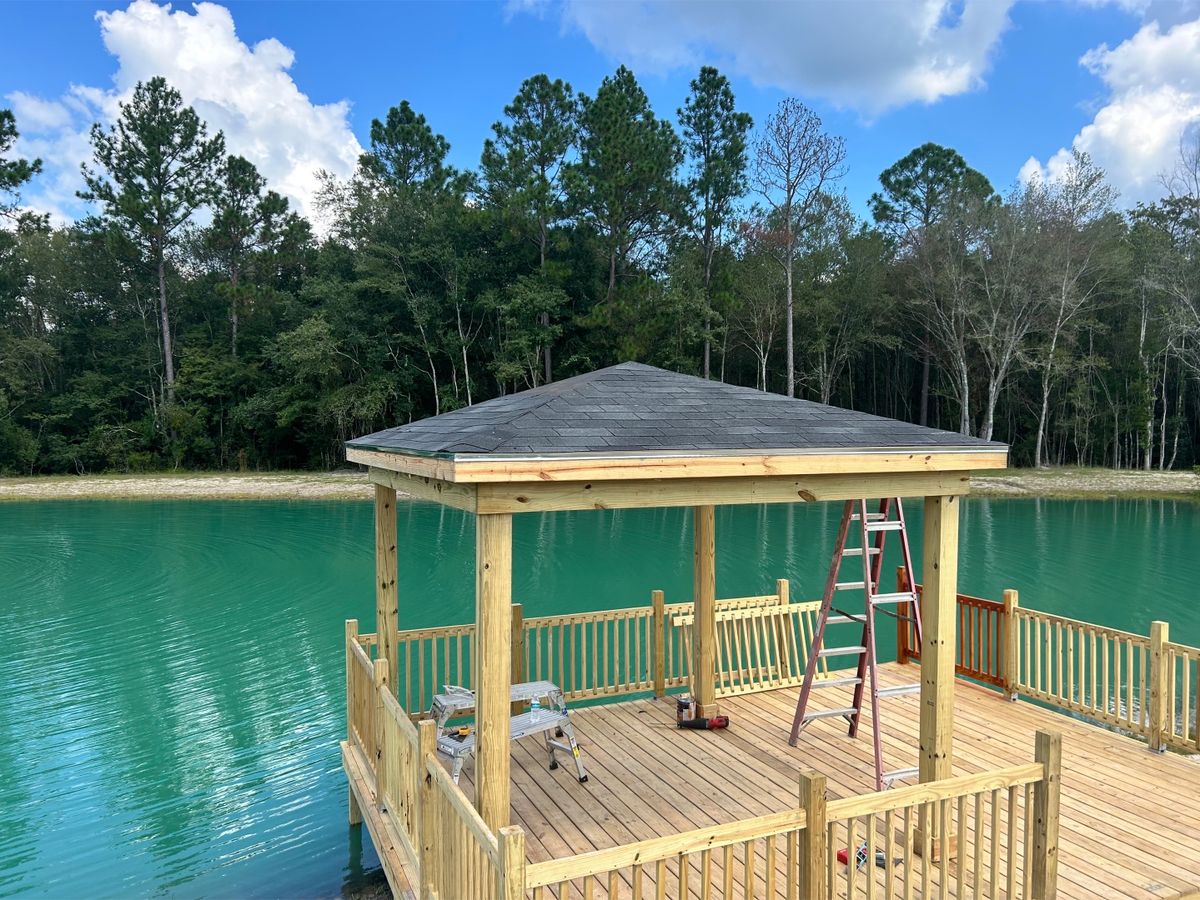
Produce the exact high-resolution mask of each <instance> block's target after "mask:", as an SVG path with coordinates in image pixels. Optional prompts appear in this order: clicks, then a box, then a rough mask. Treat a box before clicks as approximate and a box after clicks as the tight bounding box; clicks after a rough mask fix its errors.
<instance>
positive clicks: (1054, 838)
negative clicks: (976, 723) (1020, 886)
mask: <svg viewBox="0 0 1200 900" xmlns="http://www.w3.org/2000/svg"><path fill="white" fill-rule="evenodd" d="M1034 747H1035V752H1034V755H1035V758H1036V759H1037V761H1038V762H1040V763H1041V764H1042V780H1041V781H1039V782H1038V783H1037V784H1036V785H1035V786H1034V790H1033V873H1032V879H1033V884H1032V885H1031V887H1030V891H1029V896H1030V897H1032V898H1034V900H1054V897H1055V896H1056V895H1057V892H1058V796H1059V789H1060V783H1061V777H1062V735H1060V734H1059V733H1058V732H1052V731H1039V732H1038V733H1037V738H1036V743H1035V745H1034ZM1026 814H1027V815H1028V812H1027V813H1026Z"/></svg>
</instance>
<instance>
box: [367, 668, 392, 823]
mask: <svg viewBox="0 0 1200 900" xmlns="http://www.w3.org/2000/svg"><path fill="white" fill-rule="evenodd" d="M374 675H375V677H374V679H373V685H374V690H373V691H372V694H371V705H372V706H374V707H375V709H374V711H373V714H372V716H371V718H372V721H373V722H374V725H375V758H374V759H373V760H371V762H372V764H373V765H374V766H375V805H376V806H377V807H379V808H380V809H382V808H383V807H384V806H386V805H387V794H388V791H389V790H391V787H392V786H391V784H389V783H388V780H389V777H390V776H389V773H388V770H389V769H390V768H391V763H390V761H389V756H390V753H391V752H393V751H394V750H395V748H394V747H391V748H389V747H387V746H386V743H387V738H386V737H385V736H384V735H385V734H386V733H387V732H386V730H385V728H384V724H383V717H384V715H385V713H384V709H383V693H384V691H386V690H388V664H387V660H386V659H377V660H375V669H374Z"/></svg>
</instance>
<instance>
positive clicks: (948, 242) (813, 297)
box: [0, 67, 1200, 473]
mask: <svg viewBox="0 0 1200 900" xmlns="http://www.w3.org/2000/svg"><path fill="white" fill-rule="evenodd" d="M18 124H19V123H17V122H16V120H15V118H14V116H13V114H12V113H11V111H8V110H0V220H3V221H4V222H5V223H7V224H6V227H5V228H3V229H0V472H4V473H37V472H66V473H74V472H93V471H108V470H111V471H138V470H149V469H162V468H179V467H184V468H197V469H211V468H221V469H227V468H243V469H246V468H254V469H271V468H298V467H329V466H332V465H335V464H337V462H338V461H339V460H340V459H341V455H342V451H341V444H342V442H343V441H344V440H346V439H348V438H350V437H353V436H356V435H359V434H362V433H365V432H369V431H372V430H376V429H379V428H382V427H387V426H390V425H394V424H397V423H403V422H407V421H411V420H413V419H416V418H420V417H423V416H428V415H434V414H438V413H441V412H446V411H448V410H452V409H455V408H458V407H461V406H465V405H469V404H472V403H478V402H480V401H481V400H485V399H488V398H490V397H494V396H498V395H502V394H506V393H510V392H513V391H518V390H522V389H525V388H530V387H536V386H538V385H540V384H544V383H546V382H548V381H551V380H556V379H559V378H563V377H567V376H570V375H573V374H577V373H580V372H584V371H588V370H591V369H593V368H597V367H600V366H604V365H609V364H612V363H615V362H619V361H623V360H626V359H635V360H640V361H644V362H648V363H651V364H654V365H659V366H663V367H666V368H670V369H674V370H677V371H682V372H689V373H693V374H697V375H700V376H703V377H707V378H714V379H720V380H722V381H727V382H732V383H738V384H744V385H750V386H755V387H757V388H758V389H760V390H764V391H778V392H781V393H785V394H788V395H790V396H799V397H804V398H808V399H812V400H816V401H819V402H822V403H833V404H837V405H840V406H846V407H850V408H854V409H860V410H864V411H867V412H872V413H876V414H879V415H884V416H890V417H893V418H899V419H906V420H909V421H914V422H918V423H920V424H927V425H930V426H934V427H940V428H946V429H950V430H957V431H959V432H962V433H963V434H974V435H978V436H980V437H984V438H991V439H997V440H1003V441H1006V442H1008V443H1010V444H1011V445H1012V447H1013V459H1014V462H1015V463H1017V464H1024V465H1034V464H1037V465H1047V464H1068V463H1070V464H1084V465H1106V466H1112V467H1117V468H1121V467H1126V468H1135V467H1136V468H1145V469H1150V468H1161V469H1169V468H1176V467H1180V466H1184V465H1191V464H1193V463H1194V462H1195V460H1196V455H1197V449H1198V446H1200V441H1198V436H1197V432H1198V429H1197V425H1198V424H1200V392H1198V391H1197V390H1196V386H1197V380H1196V379H1197V378H1198V377H1200V253H1198V249H1200V142H1195V141H1194V142H1192V143H1189V144H1185V145H1184V146H1183V147H1182V148H1181V152H1180V155H1179V162H1178V165H1177V166H1176V168H1175V169H1174V170H1173V171H1172V172H1169V173H1164V175H1163V184H1164V199H1163V200H1161V201H1159V202H1157V203H1154V204H1150V205H1139V206H1138V207H1136V208H1135V209H1133V210H1127V211H1122V210H1120V209H1119V208H1118V206H1117V205H1116V201H1117V198H1116V195H1115V193H1114V191H1113V190H1112V188H1111V187H1110V186H1109V184H1108V182H1107V180H1106V177H1105V173H1104V172H1103V171H1101V170H1100V169H1099V168H1097V167H1096V166H1095V165H1094V164H1093V162H1092V161H1091V160H1090V159H1089V158H1088V157H1087V156H1086V155H1085V154H1081V153H1077V154H1075V155H1074V157H1073V158H1072V159H1071V160H1070V161H1069V163H1068V164H1067V165H1065V166H1062V167H1060V170H1059V171H1056V172H1054V174H1053V176H1052V177H1047V178H1045V179H1038V180H1034V181H1032V182H1030V183H1027V184H1020V185H1017V186H1015V187H1013V188H1011V189H1010V190H1008V192H1007V193H1005V194H1004V195H1001V194H999V193H998V192H997V191H996V189H995V188H994V187H993V186H992V185H991V184H990V183H989V181H988V179H987V178H986V177H985V176H984V175H982V174H981V173H980V172H978V171H976V170H974V169H972V168H971V167H970V166H969V165H968V164H967V163H966V161H965V160H964V159H963V158H962V156H961V155H960V154H959V153H957V152H956V151H954V150H953V149H950V148H946V147H941V146H938V145H936V144H932V143H930V144H925V145H923V146H921V147H917V148H916V149H914V150H913V151H912V152H911V153H909V154H907V155H906V156H904V157H903V158H901V159H899V160H897V162H896V163H895V164H893V165H892V166H890V167H889V168H887V169H886V170H885V171H884V172H882V173H881V174H880V176H879V190H878V192H877V193H875V194H874V195H873V196H872V197H871V198H870V201H869V204H868V207H869V214H870V216H869V220H864V219H862V218H860V217H858V216H857V215H856V214H855V213H854V211H853V209H852V208H851V206H850V204H849V203H848V201H847V199H846V197H845V195H844V193H843V192H842V191H841V188H840V185H841V182H842V180H843V178H844V176H845V174H846V153H845V146H844V143H843V141H842V139H841V138H840V137H837V136H836V135H832V134H830V133H828V131H827V130H826V129H825V128H824V126H823V124H822V122H821V119H820V118H819V116H818V115H817V114H816V113H815V112H814V111H813V110H811V109H810V108H808V107H807V106H805V105H804V104H803V103H801V102H800V101H799V100H796V99H786V100H783V101H782V102H781V103H779V105H778V107H777V108H776V109H775V111H774V112H773V113H772V114H771V115H770V116H769V117H768V118H767V120H766V121H765V122H762V123H759V124H757V125H756V124H755V123H754V122H752V121H751V117H750V116H749V115H747V114H746V113H745V112H743V111H740V110H739V109H738V108H737V104H736V100H735V97H734V93H733V90H732V88H731V86H730V83H729V81H728V80H727V79H726V78H725V76H723V75H721V74H720V73H719V72H718V71H717V70H716V69H713V68H709V67H705V68H703V69H701V70H700V72H699V74H698V76H697V77H696V79H695V80H693V81H692V82H691V86H690V92H689V94H688V96H687V97H686V98H684V99H683V101H682V105H681V106H680V107H679V108H678V109H677V111H676V115H675V121H674V124H673V123H672V122H671V121H670V120H668V119H666V118H660V117H659V116H657V115H656V114H655V112H654V110H653V109H652V108H651V106H650V103H649V101H648V99H647V97H646V95H645V93H644V92H643V90H642V88H641V87H640V85H639V84H638V82H637V80H636V78H635V77H634V74H633V73H632V72H631V71H629V70H628V69H626V68H624V67H621V68H619V69H617V71H616V72H614V73H613V74H612V75H610V76H608V77H606V78H605V79H604V80H603V82H602V83H601V84H600V86H599V87H598V89H597V90H596V92H595V93H594V94H593V95H588V94H585V93H579V92H576V91H575V90H574V89H573V88H572V87H571V86H570V85H569V84H567V83H565V82H563V81H561V80H552V79H551V78H549V77H548V76H546V75H538V76H535V77H532V78H530V79H528V80H526V81H525V82H524V83H523V84H522V85H521V86H520V89H519V90H518V92H517V94H516V96H515V97H514V98H513V101H512V103H511V104H509V105H508V106H506V107H505V108H504V110H503V111H502V114H501V115H500V117H499V118H498V119H497V121H496V122H495V123H494V124H493V125H492V128H491V131H492V135H491V137H490V138H489V139H488V140H487V141H486V142H485V143H484V146H483V148H482V151H481V154H480V161H479V165H478V167H477V169H475V170H474V171H460V170H458V169H456V168H454V167H453V166H451V165H450V164H449V162H448V155H449V150H450V146H449V143H448V142H447V140H446V138H445V137H444V136H442V135H441V134H439V133H438V132H437V131H436V130H435V128H434V126H433V125H432V124H431V123H430V122H428V121H427V120H426V118H425V116H424V115H421V114H420V113H418V112H417V111H416V110H414V109H413V108H412V107H411V106H410V104H409V103H408V102H407V101H405V102H401V103H400V104H399V105H397V106H395V107H393V108H391V109H389V110H388V111H387V113H386V115H385V116H384V117H383V118H382V119H376V120H374V121H373V122H372V123H371V129H370V141H369V147H368V149H367V150H366V151H365V152H364V153H363V155H362V157H361V159H360V160H359V163H358V166H357V169H356V171H355V172H354V173H353V174H352V175H351V176H349V177H347V178H337V177H334V176H332V175H330V174H328V173H322V174H321V175H320V190H319V192H318V195H317V198H316V203H315V213H314V221H312V222H310V221H308V220H306V219H305V218H304V217H303V216H301V215H299V214H298V213H297V212H295V211H294V210H293V209H291V208H290V205H289V203H288V201H287V199H285V198H284V197H282V196H281V195H280V194H278V193H276V192H275V191H273V190H271V189H270V186H269V185H268V184H267V182H266V180H265V179H264V178H263V176H262V175H261V174H260V173H259V172H258V171H257V169H256V168H255V166H254V165H253V164H252V163H250V162H249V161H247V160H246V159H244V158H242V157H240V156H237V155H230V154H228V153H227V150H226V147H225V142H224V137H223V135H222V134H220V133H219V132H218V133H210V131H209V129H208V127H207V126H206V124H205V123H204V122H203V121H202V120H201V119H200V117H199V116H198V115H197V114H196V112H195V111H194V110H193V109H192V108H191V107H189V106H187V105H186V104H185V103H184V102H183V100H182V98H181V96H180V94H179V93H178V91H176V90H175V89H174V88H172V87H171V86H170V85H169V84H168V83H167V82H166V81H165V80H164V79H162V78H153V79H151V80H149V81H146V82H144V83H141V84H138V85H137V87H136V89H135V90H134V92H133V94H132V96H131V98H130V99H129V100H128V101H127V102H126V103H124V104H122V106H121V108H120V113H119V115H118V117H117V119H116V121H115V122H114V123H113V124H112V125H110V126H103V125H100V124H97V125H95V126H93V128H92V132H91V144H92V159H91V160H90V161H89V162H88V163H87V164H85V165H84V167H83V173H82V175H83V180H84V184H85V188H84V190H82V191H81V192H80V197H81V198H82V199H83V200H84V201H87V203H88V208H89V209H90V210H91V212H90V214H89V215H87V216H86V217H84V218H82V219H80V220H79V221H77V222H74V223H71V224H69V225H65V226H61V227H52V225H51V223H50V222H49V221H48V219H47V218H46V217H44V216H39V215H35V214H32V213H30V212H27V211H22V207H21V204H20V190H21V188H22V186H23V185H26V184H27V183H28V182H30V181H32V180H34V179H36V178H38V177H39V176H40V174H41V164H40V162H39V161H37V160H25V159H21V158H18V157H17V156H16V155H15V154H14V152H13V150H14V146H15V142H16V139H17V137H18V130H17V129H18Z"/></svg>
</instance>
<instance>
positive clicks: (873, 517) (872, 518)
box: [850, 513, 884, 522]
mask: <svg viewBox="0 0 1200 900" xmlns="http://www.w3.org/2000/svg"><path fill="white" fill-rule="evenodd" d="M883 518H884V514H883V513H867V521H868V522H878V521H880V520H881V519H883ZM850 521H851V522H861V521H862V516H860V515H859V514H858V513H851V514H850Z"/></svg>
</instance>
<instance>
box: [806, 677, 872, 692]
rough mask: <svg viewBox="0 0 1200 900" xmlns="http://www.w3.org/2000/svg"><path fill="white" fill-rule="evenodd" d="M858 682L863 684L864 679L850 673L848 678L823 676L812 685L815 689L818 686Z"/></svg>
mask: <svg viewBox="0 0 1200 900" xmlns="http://www.w3.org/2000/svg"><path fill="white" fill-rule="evenodd" d="M858 684H862V679H861V678H856V677H855V676H853V675H850V676H849V677H846V678H822V679H820V680H814V681H813V683H812V686H813V688H814V689H816V688H827V687H846V686H848V685H858Z"/></svg>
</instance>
